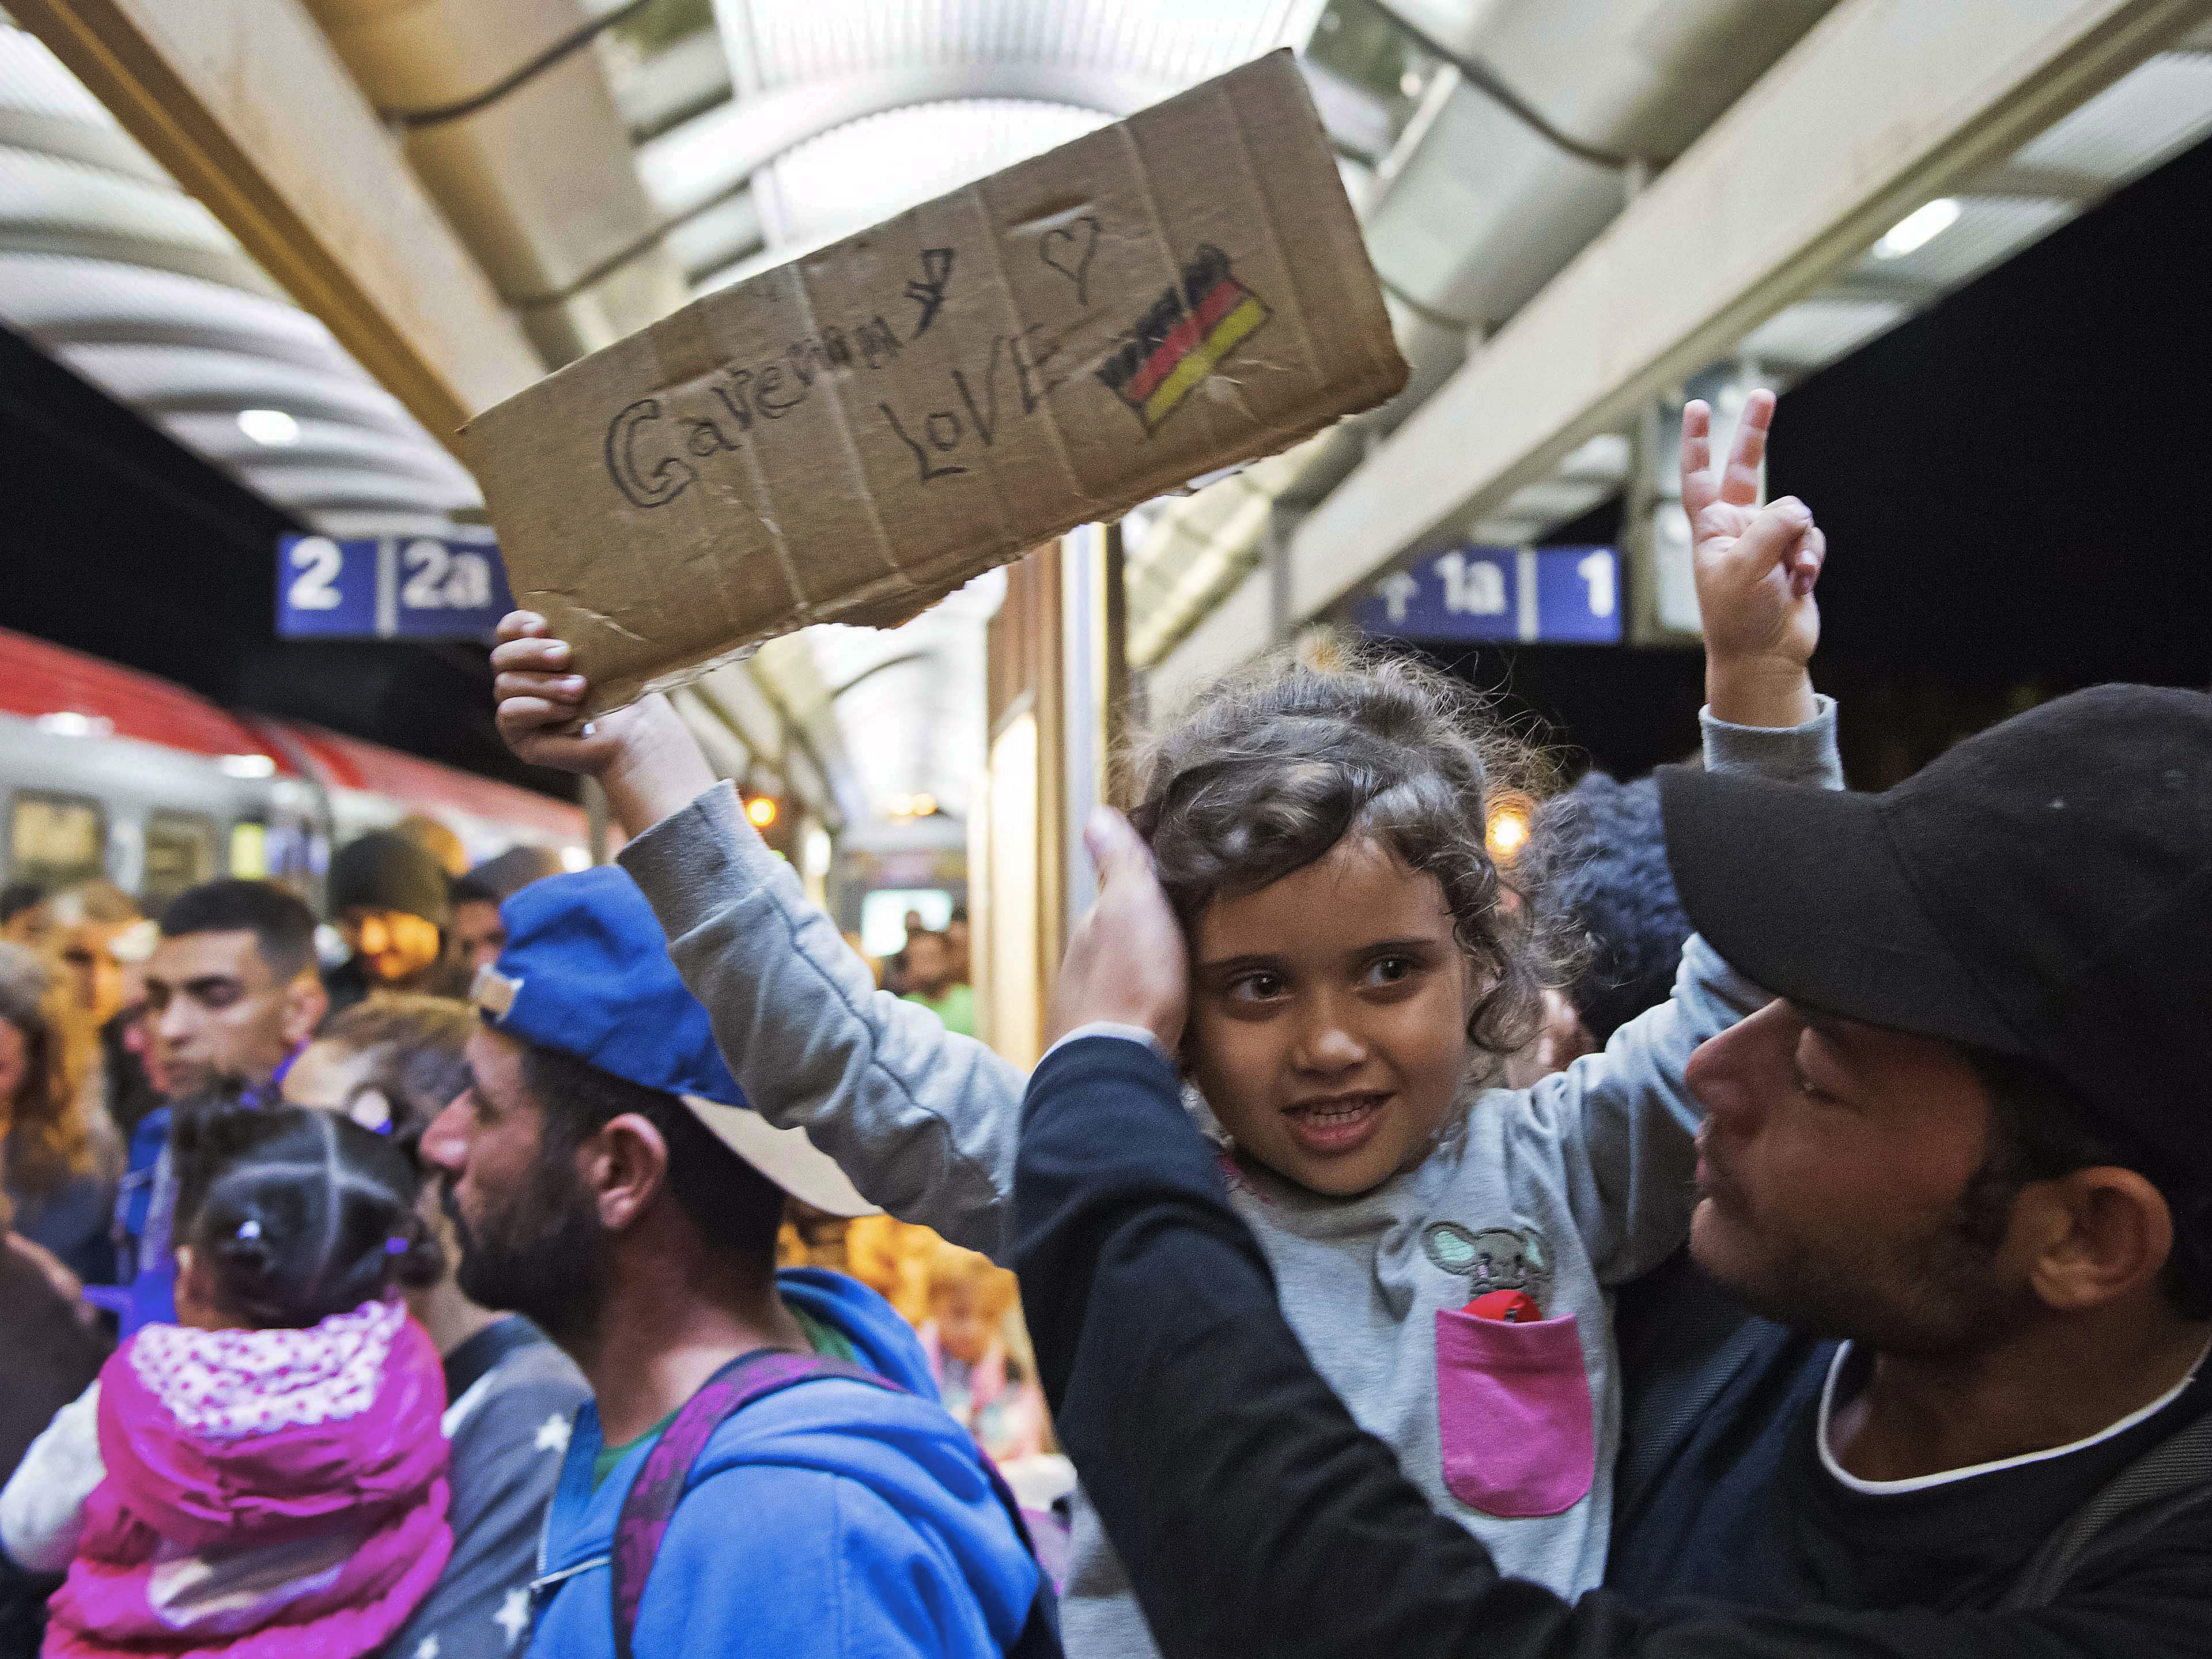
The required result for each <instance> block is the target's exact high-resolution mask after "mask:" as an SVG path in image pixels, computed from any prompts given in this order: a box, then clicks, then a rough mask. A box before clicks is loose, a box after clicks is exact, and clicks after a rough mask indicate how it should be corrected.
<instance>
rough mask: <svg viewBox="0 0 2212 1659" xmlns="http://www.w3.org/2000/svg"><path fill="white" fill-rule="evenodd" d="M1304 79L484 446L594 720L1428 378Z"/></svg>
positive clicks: (1268, 77)
mask: <svg viewBox="0 0 2212 1659" xmlns="http://www.w3.org/2000/svg"><path fill="white" fill-rule="evenodd" d="M1406 373H1407V371H1406V365H1405V363H1404V362H1403V361H1402V360H1401V358H1400V357H1399V356H1398V351H1397V347H1396V344H1395V341H1394V340H1393V339H1392V337H1391V333H1390V325H1389V317H1388V315H1387V314H1386V313H1385V312H1384V310H1383V297H1382V295H1381V293H1380V291H1379V289H1377V286H1376V279H1375V274H1374V270H1373V269H1372V267H1371V266H1370V264H1368V259H1367V251H1366V247H1365V245H1364V243H1363V242H1362V241H1361V240H1360V234H1359V227H1358V223H1357V222H1355V221H1354V220H1353V218H1352V209H1351V204H1349V203H1348V202H1347V201H1346V199H1345V195H1344V189H1343V185H1342V184H1341V182H1340V179H1339V178H1338V176H1337V171H1336V163H1335V161H1334V158H1333V157H1332V156H1331V155H1330V153H1329V149H1328V143H1327V141H1326V139H1325V137H1324V136H1323V134H1322V126H1321V121H1320V118H1319V117H1318V116H1316V114H1315V112H1314V107H1313V104H1312V101H1311V100H1310V98H1309V97H1308V95H1307V93H1306V89H1305V84H1304V80H1303V78H1302V77H1301V76H1300V75H1299V73H1298V70H1297V64H1295V63H1294V62H1293V60H1292V58H1291V54H1290V53H1288V52H1278V53H1275V54H1273V56H1270V57H1267V58H1261V59H1259V60H1258V61H1256V62H1255V63H1252V64H1246V65H1244V66H1243V67H1242V68H1240V69H1237V70H1231V72H1230V73H1229V74H1227V75H1225V76H1220V77H1219V78H1218V79H1217V80H1214V81H1211V82H1207V83H1206V85H1204V86H1201V87H1198V88H1194V89H1193V90H1192V91H1190V92H1188V93H1185V94H1182V95H1181V96H1179V97H1176V98H1173V99H1170V100H1168V101H1166V102H1165V103H1163V104H1159V105H1157V106H1154V107H1152V108H1151V109H1148V110H1146V111H1143V112H1140V113H1139V114H1137V115H1135V116H1133V117H1132V118H1129V119H1128V120H1127V121H1124V122H1121V123H1120V124H1118V125H1115V126H1111V127H1107V128H1104V129H1102V130H1101V131H1097V132H1094V133H1091V134H1090V135H1089V136H1087V137H1083V138H1079V139H1078V140H1076V141H1075V142H1074V143H1071V144H1067V145H1065V146H1063V147H1062V148H1060V149H1057V150H1054V151H1053V152H1051V153H1050V154H1049V155H1042V156H1039V157H1037V158H1036V159H1035V160H1033V161H1024V162H1021V163H1019V164H1018V165H1017V166H1014V167H1009V168H1007V169H1006V171H1005V172H1003V173H997V174H995V175H994V176H993V177H991V178H988V179H983V180H982V181H981V182H980V183H977V184H974V185H969V186H967V187H966V188H965V189H963V190H959V191H955V192H953V193H952V194H951V195H950V196H945V197H939V199H938V200H936V201H934V202H930V203H927V204H924V205H922V206H921V207H918V208H915V209H913V210H910V211H908V212H906V213H903V214H901V215H899V216H897V217H896V218H895V219H892V220H890V221H889V222H886V223H884V224H882V225H879V226H878V227H876V228H874V229H872V230H869V231H866V232H863V233H862V234H859V235H856V236H852V237H848V238H847V239H846V240H843V241H842V242H838V243H836V244H834V245H832V246H829V247H826V248H823V249H822V250H821V251H820V252H816V253H811V254H809V255H807V256H806V257H805V258H802V259H799V260H797V261H794V262H793V263H792V264H787V265H784V266H781V267H780V268H779V269H777V270H771V271H768V272H765V273H763V275H761V276H757V277H755V278H754V279H753V280H751V281H750V282H748V283H744V284H742V285H741V286H738V287H736V288H732V289H724V290H721V291H720V292H718V293H714V294H711V295H707V296H706V297H705V298H703V299H701V300H698V301H694V302H693V303H692V304H691V305H690V306H688V307H685V308H684V310H682V311H679V312H678V313H675V314H674V315H672V316H670V317H666V318H664V319H662V320H660V321H659V322H658V323H655V324H653V325H652V326H651V327H650V328H647V329H645V330H644V331H641V332H640V333H637V334H635V335H633V336H631V337H629V339H626V340H623V341H621V342H619V343H617V344H614V345H611V346H609V347H607V348H606V349H604V350H601V351H599V352H595V353H594V354H593V355H592V356H589V357H586V358H585V359H583V360H582V361H580V362H574V363H571V364H569V365H568V367H567V368H563V369H562V370H561V371H560V372H559V373H557V374H553V375H550V376H549V377H548V378H547V379H545V380H542V381H540V382H538V384H537V385H536V386H532V387H531V388H530V389H529V390H528V391H526V392H521V393H520V394H518V395H517V396H515V397H513V398H509V399H508V400H507V402H505V403H503V404H499V405H498V406H497V407H496V408H494V409H491V410H487V411H486V412H485V413H483V415H480V416H477V418H476V419H475V420H473V421H471V422H470V423H469V424H468V426H467V427H466V428H464V437H465V444H466V447H467V451H468V453H469V457H470V459H471V465H473V467H474V469H475V471H476V474H477V479H478V480H479V482H480V483H482V484H483V491H484V497H485V500H486V501H487V503H488V504H489V507H490V509H491V514H492V519H493V521H494V523H495V525H496V526H498V531H499V543H500V550H501V553H502V555H503V556H505V558H506V561H507V575H508V578H509V580H510V581H511V583H512V585H513V589H514V593H515V597H516V599H517V600H518V602H519V603H520V604H521V605H525V606H526V607H528V608H531V609H533V610H537V611H543V612H544V614H545V615H546V617H548V618H549V619H550V621H551V623H552V624H553V629H554V631H555V632H556V634H558V635H560V636H561V637H562V638H565V639H567V640H568V641H570V642H571V643H572V644H574V647H575V648H576V658H575V660H576V664H577V666H578V667H579V669H580V671H583V672H584V673H586V674H588V675H589V676H590V677H591V679H592V702H591V709H590V712H593V713H597V712H599V711H601V710H604V709H607V708H616V707H618V706H620V705H621V704H623V703H626V702H631V701H633V700H634V699H635V698H636V697H638V696H642V695H643V694H644V693H646V692H647V691H652V690H665V689H667V688H669V687H671V686H674V685H679V684H683V683H684V681H686V680H688V679H691V678H696V676H698V675H699V674H702V673H704V672H705V671H707V670H708V669H709V668H712V667H713V666H714V665H716V664H717V663H720V662H723V661H726V660H728V659H731V658H732V657H734V656H737V655H738V654H740V653H742V652H743V651H744V650H746V649H748V648H750V647H752V646H754V645H757V644H758V643H759V642H760V641H763V640H766V639H770V638H773V637H775V635H779V634H785V633H788V632H790V631H792V630H793V629H798V628H802V627H805V626H806V625H807V624H808V623H822V622H846V623H872V624H875V625H878V626H889V625H890V624H893V623H900V622H903V621H905V620H907V619H908V617H913V616H915V615H916V614H917V613H919V612H920V611H923V610H924V609H926V608H927V606H929V605H932V604H933V603H934V602H935V601H936V600H937V599H940V598H942V597H943V596H944V595H945V594H946V593H948V592H951V591H952V590H953V589H954V588H956V587H958V586H960V585H961V584H963V582H965V581H967V580H969V578H971V577H973V576H975V575H977V574H980V573H981V572H982V571H985V570H987V569H989V568H991V567H993V566H994V565H999V564H1003V563H1006V562H1007V561H1009V560H1012V559H1014V558H1018V557H1019V556H1021V555H1022V554H1023V553H1024V552H1026V551H1028V550H1030V548H1033V547H1035V546H1036V545H1037V544H1040V543H1042V542H1045V541H1047V540H1049V539H1050V538H1053V537H1054V536H1058V535H1060V534H1061V533H1062V532H1066V531H1067V530H1069V529H1072V528H1073V527H1074V526H1076V525H1079V524H1083V523H1086V522H1089V521H1092V520H1103V519H1111V518H1114V517H1116V516H1118V515H1119V514H1120V513H1122V512H1124V511H1125V510H1127V508H1129V507H1133V506H1135V505H1136V504H1137V503H1138V502H1139V501H1146V500H1147V499H1149V498H1150V497H1152V496H1154V495H1158V494H1160V493H1162V492H1163V491H1164V490H1169V489H1176V488H1178V487H1179V486H1181V485H1182V484H1183V483H1185V482H1187V481H1188V480H1190V479H1193V478H1197V477H1202V476H1204V475H1205V474H1206V473H1208V472H1212V471H1218V469H1220V468H1223V467H1225V466H1229V465H1234V464H1236V463H1237V462H1241V461H1247V460H1250V459H1255V458H1256V457H1259V456H1261V455H1267V454H1270V453H1273V452H1275V451H1277V450H1279V449H1283V448H1285V447H1288V446H1289V445H1290V444H1291V443H1293V442H1294V441H1297V440H1298V439H1300V438H1303V437H1304V436H1306V435H1308V434H1310V433H1311V432H1314V431H1316V430H1317V429H1318V428H1321V427H1323V426H1325V425H1327V424H1328V423H1329V422H1332V421H1334V420H1336V419H1337V418H1338V417H1340V416H1345V415H1349V414H1352V413H1354V412H1356V411H1358V410H1363V409H1368V408H1371V407H1372V406H1373V405H1375V404H1378V403H1380V402H1382V401H1383V399H1384V398H1388V397H1389V396H1390V395H1391V394H1392V393H1394V392H1396V391H1398V390H1399V388H1400V387H1401V386H1404V385H1405V383H1406Z"/></svg>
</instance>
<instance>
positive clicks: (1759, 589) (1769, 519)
mask: <svg viewBox="0 0 2212 1659" xmlns="http://www.w3.org/2000/svg"><path fill="white" fill-rule="evenodd" d="M1773 419H1774V394H1773V393H1772V392H1766V391H1759V392H1753V393H1752V394H1751V396H1750V397H1749V398H1747V399H1746V400H1745V403H1744V408H1743V416H1742V418H1741V420H1740V421H1739V422H1737V424H1736V429H1735V442H1734V443H1733V444H1732V445H1731V446H1730V447H1729V459H1728V465H1727V466H1726V467H1725V468H1724V469H1723V471H1721V472H1719V473H1718V474H1715V473H1714V472H1713V471H1712V411H1711V410H1710V409H1708V408H1707V407H1706V406H1705V404H1703V403H1697V402H1693V403H1692V404H1689V405H1688V406H1687V407H1686V409H1684V410H1683V411H1682V508H1683V511H1684V512H1686V513H1687V514H1688V515H1689V520H1690V544H1691V559H1692V566H1693V568H1694V569H1695V572H1696V576H1697V584H1698V609H1699V617H1700V620H1701V626H1702V628H1703V630H1704V633H1705V693H1706V702H1708V703H1709V704H1710V705H1711V708H1712V712H1713V714H1714V716H1715V717H1716V718H1717V719H1719V720H1727V721H1729V722H1730V723H1731V724H1733V725H1736V726H1802V725H1803V724H1804V723H1805V722H1806V721H1807V720H1811V719H1812V718H1813V716H1814V714H1815V713H1816V712H1817V705H1816V704H1815V702H1814V698H1813V684H1812V680H1811V678H1810V677H1809V676H1808V674H1807V673H1806V665H1807V664H1808V663H1809V662H1811V661H1812V659H1813V648H1814V646H1816V645H1818V644H1819V643H1820V605H1818V603H1817V602H1816V601H1815V600H1814V597H1813V586H1814V583H1815V582H1816V581H1818V580H1820V567H1821V565H1822V563H1823V562H1825V561H1826V557H1827V550H1828V547H1827V538H1826V536H1824V535H1822V534H1821V532H1820V527H1819V526H1817V525H1815V524H1814V522H1813V513H1812V509H1811V508H1809V507H1807V506H1806V505H1805V504H1804V503H1803V502H1802V501H1799V500H1797V499H1796V497H1795V496H1790V495H1785V496H1784V497H1783V498H1782V499H1781V500H1780V501H1772V502H1770V503H1768V504H1767V505H1766V506H1765V507H1760V506H1759V466H1760V464H1761V462H1762V461H1763V460H1764V459H1765V455H1766V433H1767V428H1768V427H1769V426H1771V424H1772V422H1773Z"/></svg>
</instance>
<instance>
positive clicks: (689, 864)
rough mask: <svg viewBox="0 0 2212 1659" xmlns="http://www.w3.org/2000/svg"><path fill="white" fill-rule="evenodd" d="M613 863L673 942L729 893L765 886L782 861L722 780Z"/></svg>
mask: <svg viewBox="0 0 2212 1659" xmlns="http://www.w3.org/2000/svg"><path fill="white" fill-rule="evenodd" d="M615 862H616V863H617V864H619V865H621V866H622V867H623V869H625V870H627V871H629V873H630V875H631V877H632V878H635V881H636V883H637V884H638V885H639V886H640V887H641V888H642V889H643V890H644V891H645V896H646V897H647V899H648V900H650V901H651V902H652V904H653V913H654V914H655V915H658V916H659V918H660V925H661V927H662V929H663V930H664V931H665V933H667V934H668V936H669V938H671V939H675V938H678V937H679V936H680V935H682V934H684V933H690V931H691V930H692V928H694V927H697V926H698V925H699V924H701V923H702V922H703V921H706V920H707V919H708V917H710V916H712V915H715V914H716V913H717V912H719V911H720V910H721V909H722V908H724V907H725V906H726V905H727V904H728V903H729V902H730V901H731V900H732V898H735V897H737V896H741V895H743V894H745V893H749V892H751V891H753V890H756V889H757V888H762V887H765V886H766V885H767V884H768V882H769V878H770V877H772V876H774V875H775V872H776V866H778V865H779V864H781V862H782V860H780V859H778V858H777V857H776V855H775V854H774V853H773V852H771V851H770V850H769V846H768V843H767V842H763V840H762V839H761V838H760V836H759V833H758V832H757V830H755V829H754V828H753V827H752V825H751V824H750V823H748V822H747V821H746V818H745V815H744V811H742V810H741V809H740V808H739V807H738V792H737V788H736V786H734V785H733V784H732V783H730V782H729V781H726V780H725V781H722V782H720V783H718V784H716V785H715V786H714V787H713V788H712V789H709V790H708V791H706V792H705V793H702V794H701V795H700V796H698V798H697V799H695V800H693V801H692V803H691V804H690V805H689V806H686V807H685V808H684V810H683V811H680V812H671V813H670V814H669V816H668V817H665V818H663V819H661V821H660V822H659V823H656V824H654V825H653V828H651V829H648V830H647V831H646V832H645V833H644V834H643V835H641V836H639V837H638V838H637V839H636V840H635V841H633V842H630V843H629V845H628V846H627V847H625V848H623V849H622V851H621V852H619V853H617V854H616V855H615Z"/></svg>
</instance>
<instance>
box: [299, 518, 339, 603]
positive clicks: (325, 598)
mask: <svg viewBox="0 0 2212 1659" xmlns="http://www.w3.org/2000/svg"><path fill="white" fill-rule="evenodd" d="M343 562H344V556H343V554H341V553H340V552H339V551H338V544H337V543H336V542H334V541H332V540H331V538H329V537H327V536H310V537H308V538H307V540H305V541H303V542H295V543H294V544H293V545H292V568H293V569H295V570H296V571H298V572H299V573H300V574H299V575H298V576H296V577H295V578H294V579H293V581H292V592H291V593H290V595H289V601H290V604H291V606H292V609H293V610H295V611H335V610H337V608H338V606H339V605H340V604H341V603H343V596H342V595H341V594H340V593H339V592H338V591H337V588H335V587H333V586H331V583H333V582H335V581H336V580H337V579H338V568H339V566H340V565H341V564H343Z"/></svg>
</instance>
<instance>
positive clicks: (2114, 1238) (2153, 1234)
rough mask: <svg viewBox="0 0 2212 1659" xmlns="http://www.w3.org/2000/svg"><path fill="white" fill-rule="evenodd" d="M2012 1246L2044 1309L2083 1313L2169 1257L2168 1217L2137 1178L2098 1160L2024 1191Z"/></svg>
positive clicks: (2150, 1277)
mask: <svg viewBox="0 0 2212 1659" xmlns="http://www.w3.org/2000/svg"><path fill="white" fill-rule="evenodd" d="M2011 1243H2012V1247H2013V1248H2015V1249H2018V1250H2020V1251H2021V1254H2022V1255H2024V1257H2025V1258H2026V1266H2027V1279H2028V1283H2029V1285H2031V1286H2032V1287H2033V1290H2034V1291H2035V1293H2036V1295H2037V1296H2038V1297H2040V1298H2041V1299H2042V1301H2043V1303H2044V1304H2045V1306H2047V1307H2050V1308H2052V1309H2055V1310H2058V1311H2060V1312H2063V1313H2071V1312H2083V1311H2087V1310H2090V1309H2093V1308H2099V1307H2102V1306H2105V1305H2106V1304H2110V1303H2112V1302H2116V1301H2118V1300H2119V1299H2120V1298H2121V1297H2124V1296H2127V1295H2130V1294H2131V1293H2133V1292H2134V1291H2138V1290H2140V1289H2142V1288H2143V1287H2144V1286H2146V1285H2150V1284H2152V1283H2153V1282H2154V1280H2155V1279H2157V1278H2158V1275H2159V1273H2160V1271H2161V1270H2162V1269H2163V1268H2164V1267H2165V1266H2166V1261H2167V1260H2168V1259H2169V1258H2170V1257H2171V1256H2172V1254H2173V1215H2172V1212H2171V1211H2170V1210H2168V1209H2167V1208H2166V1200H2165V1199H2164V1198H2163V1197H2161V1196H2160V1194H2159V1190H2158V1188H2155V1187H2154V1186H2153V1185H2152V1184H2151V1183H2150V1182H2148V1180H2146V1179H2145V1178H2144V1177H2143V1176H2140V1175H2137V1174H2136V1172H2135V1171H2134V1170H2122V1169H2116V1168H2113V1167H2112V1166H2111V1165H2104V1164H2100V1165H2099V1166H2097V1167H2095V1168H2093V1169H2087V1170H2075V1171H2074V1172H2073V1173H2072V1174H2071V1175H2065V1176H2059V1177H2058V1178H2057V1180H2055V1181H2039V1182H2033V1183H2032V1184H2031V1185H2029V1186H2028V1187H2027V1188H2025V1189H2024V1190H2023V1191H2022V1192H2021V1195H2020V1197H2019V1199H2018V1200H2016V1206H2015V1211H2014V1214H2013V1222H2012V1227H2011Z"/></svg>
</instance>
